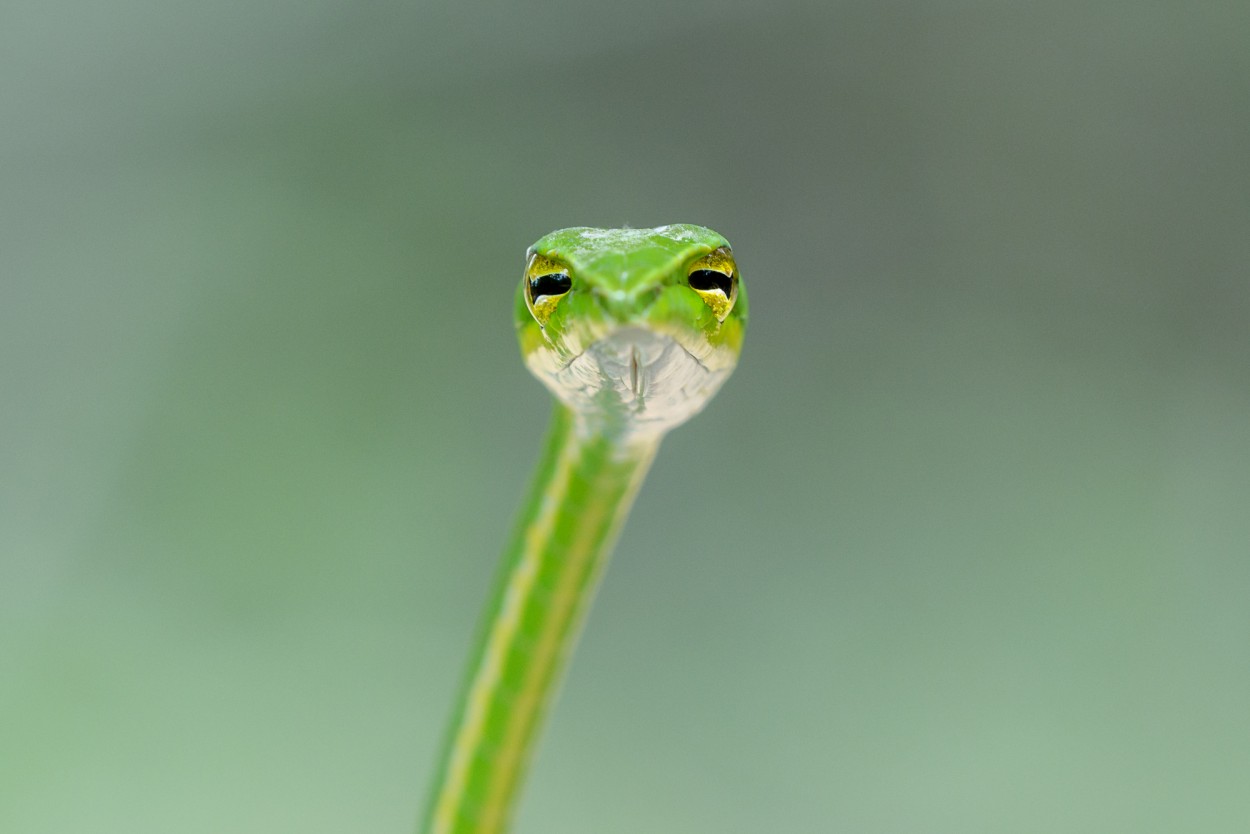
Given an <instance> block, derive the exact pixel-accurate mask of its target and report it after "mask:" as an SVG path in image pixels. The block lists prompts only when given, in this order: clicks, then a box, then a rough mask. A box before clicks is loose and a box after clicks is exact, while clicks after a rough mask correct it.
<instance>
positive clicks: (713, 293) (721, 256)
mask: <svg viewBox="0 0 1250 834" xmlns="http://www.w3.org/2000/svg"><path fill="white" fill-rule="evenodd" d="M686 282H687V283H688V284H690V289H692V290H694V291H695V292H697V293H698V294H699V297H700V298H702V299H703V302H704V303H705V304H707V306H708V307H710V308H712V314H713V315H715V316H716V320H717V321H724V320H725V317H726V316H728V315H729V311H730V310H732V309H733V308H734V302H735V301H737V300H738V267H737V265H736V264H735V263H734V258H733V255H732V254H731V253H730V251H729V247H727V246H722V247H721V248H719V249H714V250H712V251H711V252H709V253H708V254H706V255H704V256H703V257H702V258H699V260H697V261H695V262H694V263H692V264H691V265H690V269H689V271H688V272H687V274H686Z"/></svg>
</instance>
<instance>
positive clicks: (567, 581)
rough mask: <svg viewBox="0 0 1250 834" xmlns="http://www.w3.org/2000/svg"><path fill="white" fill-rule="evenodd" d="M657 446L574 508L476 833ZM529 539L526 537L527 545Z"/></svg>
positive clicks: (501, 797)
mask: <svg viewBox="0 0 1250 834" xmlns="http://www.w3.org/2000/svg"><path fill="white" fill-rule="evenodd" d="M657 448H658V444H656V445H654V446H652V447H651V448H650V449H648V450H646V451H645V452H643V453H642V454H640V456H639V457H638V459H637V462H636V464H635V468H634V469H633V470H632V472H631V473H630V475H629V478H628V483H626V484H625V486H624V488H623V489H622V490H621V492H620V493H619V494H618V493H617V492H616V490H614V489H604V488H602V486H603V485H602V484H598V485H596V488H594V489H589V490H587V492H588V493H589V494H590V495H591V496H593V501H591V502H588V503H587V504H583V505H582V506H581V507H580V508H579V511H578V513H577V520H578V525H577V528H576V535H575V537H574V538H573V540H572V541H571V542H570V544H569V547H568V548H567V549H566V550H565V552H564V553H563V554H562V555H563V558H564V559H565V564H564V565H562V566H561V571H560V577H559V582H558V584H557V585H556V587H555V588H553V589H552V592H551V600H552V603H551V607H550V611H549V612H548V616H547V617H546V619H545V620H544V623H543V630H542V632H541V634H540V636H539V638H538V639H537V640H536V641H535V642H534V644H533V649H532V654H531V657H532V660H531V666H530V667H529V669H528V670H527V671H528V672H529V674H527V675H526V677H525V687H524V688H523V689H522V690H521V691H520V692H518V693H517V695H516V698H515V699H514V700H513V709H514V712H515V715H516V716H517V720H514V721H511V722H510V723H509V724H508V730H507V734H506V735H505V737H504V740H503V743H502V744H501V745H500V748H499V755H498V757H497V759H496V767H495V769H494V770H493V771H492V774H491V775H492V780H491V783H490V788H489V791H488V792H487V794H486V796H487V799H486V801H485V802H484V803H483V806H482V810H483V816H482V825H481V826H480V829H479V830H480V831H482V832H495V831H499V830H502V826H503V824H504V823H505V822H506V819H505V815H506V814H507V812H508V809H509V807H510V804H511V803H510V802H509V801H508V800H509V793H510V791H511V790H512V789H513V787H514V786H515V785H516V782H517V778H518V771H519V770H520V769H521V768H522V767H524V766H525V758H524V755H525V754H526V753H527V752H532V749H533V747H532V745H530V744H527V743H526V741H527V740H526V735H527V733H529V732H531V731H533V729H534V725H535V722H534V721H533V720H531V718H532V716H533V715H534V714H535V713H536V712H538V711H539V710H541V709H542V706H543V700H542V699H543V696H544V695H545V694H547V693H549V692H550V691H551V687H550V685H549V683H550V677H551V675H552V673H553V672H554V671H557V670H556V669H555V667H556V665H557V663H558V662H559V660H560V659H561V657H562V653H564V652H571V650H572V645H571V643H572V640H569V639H566V637H567V636H568V635H570V633H571V632H576V631H578V630H579V629H578V623H575V622H572V618H573V617H574V616H576V614H577V613H578V608H579V606H580V607H581V609H582V611H583V612H584V611H585V610H586V608H587V607H589V602H590V599H589V598H590V597H591V596H592V594H593V591H594V585H595V584H596V580H597V577H595V576H587V575H586V571H585V566H586V565H587V564H588V563H589V564H590V565H591V568H592V569H593V568H595V567H597V568H599V569H602V568H603V567H604V566H605V565H606V563H607V560H606V559H599V560H598V565H595V564H594V563H595V561H596V557H597V556H599V555H600V554H604V553H606V552H607V551H608V550H610V549H611V547H612V542H613V539H614V538H615V534H616V532H617V530H618V528H619V527H620V522H621V521H622V520H623V519H624V517H625V515H626V513H627V512H628V511H629V507H630V505H631V504H632V503H633V498H634V496H635V495H636V494H637V492H638V488H639V487H640V486H641V485H642V480H643V478H644V477H645V476H646V474H647V469H649V468H650V465H651V460H652V459H653V458H654V456H655V451H656V449H657ZM605 466H606V469H607V472H609V473H610V475H615V476H619V469H617V468H616V467H614V466H613V464H612V463H607V464H605ZM609 525H610V526H609ZM605 527H607V529H605ZM529 544H530V543H529V542H528V541H527V546H528V545H529Z"/></svg>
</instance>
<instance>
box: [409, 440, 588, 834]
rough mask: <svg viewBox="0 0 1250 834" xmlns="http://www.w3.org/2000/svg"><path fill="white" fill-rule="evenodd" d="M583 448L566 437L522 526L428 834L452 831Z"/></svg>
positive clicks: (479, 827)
mask: <svg viewBox="0 0 1250 834" xmlns="http://www.w3.org/2000/svg"><path fill="white" fill-rule="evenodd" d="M581 451H582V449H581V445H580V444H579V443H578V442H576V440H574V439H573V437H572V436H571V434H570V436H568V437H566V438H565V442H564V444H563V446H562V448H561V450H560V457H559V458H558V459H557V461H556V465H555V467H554V471H553V472H552V477H551V480H550V488H549V489H548V490H547V491H546V492H544V494H543V499H542V507H541V509H540V511H539V513H538V516H537V517H536V518H535V519H534V523H533V524H531V525H530V526H529V527H528V528H527V529H526V531H525V547H524V550H523V551H522V552H521V555H520V558H518V560H517V562H516V568H515V569H514V570H513V572H512V575H511V576H510V577H509V580H508V586H507V589H506V590H505V591H504V598H503V603H502V605H501V607H500V611H499V616H498V617H497V618H496V619H495V621H494V622H493V623H492V624H491V631H490V637H489V638H488V639H487V643H486V647H485V649H484V650H483V652H482V662H481V665H480V666H479V668H478V672H477V675H476V676H475V677H474V680H473V686H472V687H471V688H470V690H469V696H468V703H467V707H466V709H465V714H464V720H463V721H462V722H461V725H460V729H459V730H457V731H456V741H455V744H454V746H453V748H452V754H451V763H450V766H449V768H448V774H447V779H446V781H445V782H444V787H443V789H442V790H441V791H440V793H439V797H438V804H437V806H436V807H435V809H434V827H433V832H432V834H448V832H451V831H452V830H453V827H454V825H455V823H456V817H457V815H458V814H459V813H460V812H461V811H462V810H463V809H462V800H463V796H464V791H465V787H466V785H467V783H468V775H469V768H470V767H471V766H472V764H473V755H474V752H475V751H476V750H477V749H478V747H479V745H480V743H481V740H482V735H483V731H484V729H485V725H486V719H487V715H488V713H489V710H490V706H491V702H492V701H493V700H494V695H495V693H496V690H497V688H498V685H499V679H500V675H501V671H502V669H503V664H504V660H505V658H506V657H507V654H508V652H509V649H510V648H511V647H512V646H513V645H514V643H515V638H516V634H517V630H518V628H519V627H520V623H521V613H522V611H523V610H524V608H525V601H526V600H527V599H529V597H530V595H531V593H532V592H533V589H534V581H535V579H536V578H537V577H538V568H539V565H540V562H541V561H542V556H543V552H544V549H545V547H546V544H547V542H548V541H550V539H551V535H552V531H553V529H554V528H555V525H556V521H557V517H558V515H559V511H560V508H561V504H562V503H563V500H564V495H565V494H566V493H567V491H568V488H569V483H570V482H571V480H572V473H573V470H574V468H575V464H576V462H577V459H578V457H579V456H580V454H581ZM510 735H511V734H510ZM485 810H486V811H487V812H488V813H489V811H490V809H489V807H488V808H487V809H485ZM478 829H479V830H484V831H489V830H490V829H489V828H486V827H485V826H482V825H479V826H478Z"/></svg>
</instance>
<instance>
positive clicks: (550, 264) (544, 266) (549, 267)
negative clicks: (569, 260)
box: [525, 252, 573, 327]
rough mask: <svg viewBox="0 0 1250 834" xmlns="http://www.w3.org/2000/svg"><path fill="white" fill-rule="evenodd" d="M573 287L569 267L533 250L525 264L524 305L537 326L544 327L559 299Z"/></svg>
mask: <svg viewBox="0 0 1250 834" xmlns="http://www.w3.org/2000/svg"><path fill="white" fill-rule="evenodd" d="M572 288H573V279H572V278H570V277H569V269H568V267H566V266H564V265H563V264H560V263H557V262H556V261H553V260H552V259H551V258H548V257H546V256H544V255H539V254H538V253H537V252H535V253H534V254H533V255H530V259H529V262H528V263H527V264H526V265H525V306H526V307H529V310H530V315H532V316H533V317H534V320H535V321H537V322H538V324H539V326H541V327H546V326H547V322H548V321H549V320H550V319H551V314H552V313H554V312H555V309H556V305H557V304H559V303H560V299H562V298H564V296H566V295H568V292H569V290H571V289H572Z"/></svg>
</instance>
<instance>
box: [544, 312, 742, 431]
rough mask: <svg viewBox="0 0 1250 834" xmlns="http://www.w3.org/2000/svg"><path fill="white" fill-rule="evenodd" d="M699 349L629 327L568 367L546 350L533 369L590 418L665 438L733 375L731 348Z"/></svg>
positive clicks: (613, 333) (575, 411) (705, 402)
mask: <svg viewBox="0 0 1250 834" xmlns="http://www.w3.org/2000/svg"><path fill="white" fill-rule="evenodd" d="M695 349H696V350H698V352H699V354H700V355H698V356H696V355H695V354H694V353H692V352H691V350H690V349H688V348H687V347H685V346H683V345H682V344H680V343H679V342H678V341H677V339H675V338H673V337H672V336H668V335H663V334H659V333H656V332H654V331H651V330H647V329H645V328H641V327H624V328H621V329H619V330H616V331H614V332H612V333H610V334H608V335H607V336H606V337H604V338H603V339H600V340H599V341H597V342H594V343H593V344H591V345H590V346H589V347H588V348H586V350H584V351H583V352H582V353H580V354H578V355H577V356H575V357H574V358H573V359H572V360H571V361H567V362H565V363H564V364H559V363H557V362H556V361H554V360H553V358H552V356H551V355H550V354H543V353H541V352H540V353H538V354H533V355H531V358H530V363H529V364H530V368H531V370H532V371H533V372H534V373H535V374H536V375H537V376H538V377H539V379H541V380H542V381H543V382H544V383H545V384H546V385H547V387H548V388H550V389H551V391H552V393H554V394H555V395H556V396H557V397H559V398H560V400H561V401H562V402H563V403H564V404H565V405H567V406H569V407H570V408H571V409H572V410H573V412H574V413H575V414H577V415H580V416H582V417H584V418H586V420H587V421H589V422H591V423H593V422H594V421H595V419H596V418H597V417H599V416H607V419H608V420H609V421H610V422H617V421H618V420H619V417H623V418H624V420H625V423H626V426H625V428H626V431H627V433H629V434H635V435H650V434H663V433H664V432H667V431H669V430H670V429H672V428H674V427H676V426H679V425H681V424H682V423H684V422H686V420H689V419H690V418H691V417H693V416H694V415H695V414H697V413H699V411H701V410H702V409H703V407H704V406H705V405H707V403H708V401H709V400H710V399H711V398H712V395H713V394H715V393H716V391H717V390H718V389H719V388H720V387H721V385H723V384H724V382H725V380H726V379H728V377H729V374H730V372H731V371H732V370H733V361H732V357H730V356H729V355H728V354H727V352H726V351H723V350H716V349H714V348H711V347H710V346H708V345H706V344H704V345H702V346H701V347H696V348H695Z"/></svg>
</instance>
